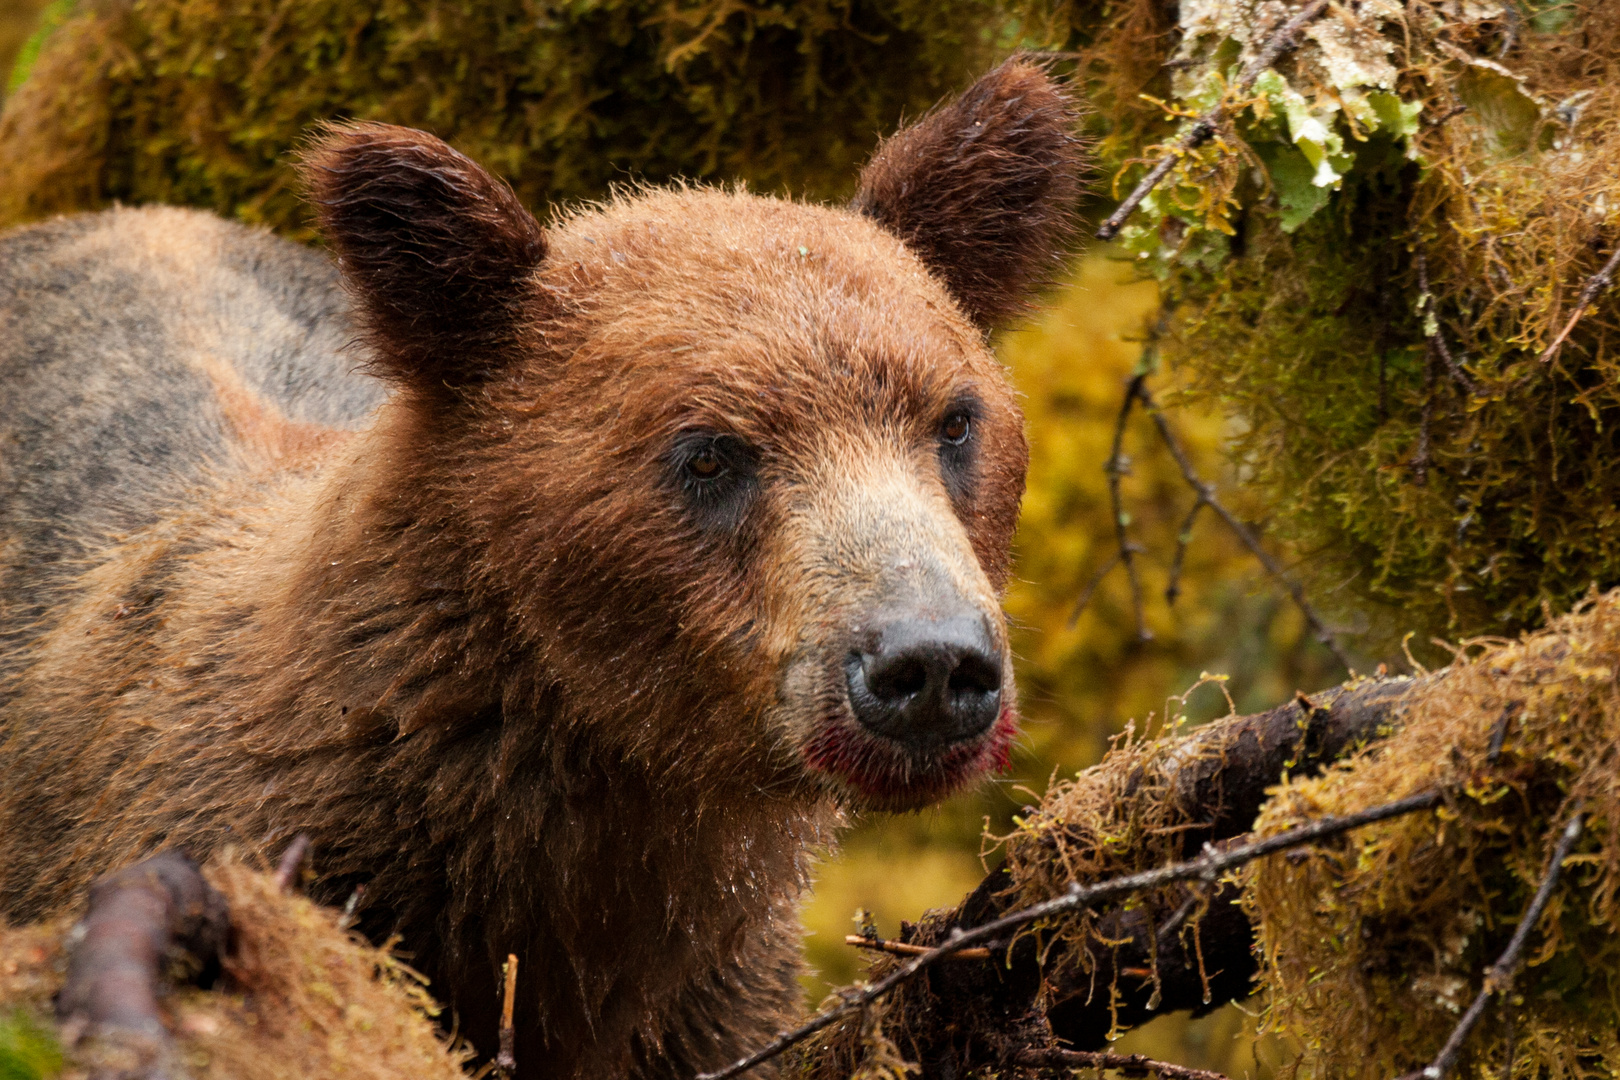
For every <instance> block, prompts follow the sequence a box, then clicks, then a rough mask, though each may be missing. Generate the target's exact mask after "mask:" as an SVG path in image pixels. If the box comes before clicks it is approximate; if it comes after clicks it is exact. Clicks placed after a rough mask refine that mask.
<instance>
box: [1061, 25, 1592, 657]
mask: <svg viewBox="0 0 1620 1080" xmlns="http://www.w3.org/2000/svg"><path fill="white" fill-rule="evenodd" d="M1141 6H1142V5H1141V3H1137V2H1134V0H1133V3H1129V4H1124V5H1122V8H1123V9H1124V10H1125V11H1126V12H1127V13H1129V12H1131V11H1134V10H1136V9H1137V8H1140V7H1141ZM1558 8H1559V13H1560V17H1559V18H1558V19H1556V20H1550V21H1549V20H1547V19H1542V18H1539V17H1537V18H1533V19H1530V20H1529V21H1528V22H1526V23H1525V25H1524V26H1523V27H1522V28H1519V29H1514V30H1512V31H1511V33H1512V38H1511V40H1509V35H1510V26H1516V25H1517V24H1516V22H1515V20H1513V19H1512V18H1510V16H1509V14H1508V13H1506V11H1505V9H1504V8H1502V7H1499V6H1497V5H1493V4H1478V5H1471V6H1468V7H1467V9H1466V10H1462V9H1456V10H1455V11H1454V10H1453V9H1451V8H1447V9H1445V10H1446V11H1448V12H1452V14H1442V13H1441V9H1439V8H1433V7H1425V8H1422V9H1421V10H1420V9H1417V8H1409V9H1406V10H1405V11H1404V12H1402V11H1401V10H1398V9H1395V8H1393V7H1389V6H1383V7H1380V6H1376V5H1366V6H1363V7H1362V8H1361V9H1358V10H1357V11H1356V12H1355V13H1351V12H1349V11H1348V10H1347V9H1346V10H1341V9H1339V8H1335V9H1334V11H1335V14H1334V15H1332V16H1331V17H1324V18H1323V19H1322V20H1321V21H1320V22H1319V23H1318V24H1315V25H1314V26H1313V27H1312V28H1311V29H1310V30H1308V31H1307V34H1306V41H1305V44H1304V45H1303V46H1302V47H1301V48H1300V50H1299V51H1298V52H1297V53H1296V54H1295V55H1294V56H1293V57H1291V58H1289V59H1288V60H1286V61H1285V62H1283V63H1282V64H1280V65H1279V66H1278V69H1277V70H1276V71H1274V72H1271V73H1268V74H1267V75H1265V76H1263V77H1262V78H1261V79H1259V80H1258V81H1257V82H1256V83H1255V84H1254V87H1253V89H1252V90H1249V91H1240V90H1239V89H1238V88H1237V86H1236V85H1235V75H1236V73H1237V71H1238V70H1239V67H1240V66H1241V64H1242V63H1243V62H1246V60H1247V58H1248V57H1250V56H1251V55H1252V54H1253V52H1254V51H1255V50H1257V49H1258V47H1259V45H1260V43H1261V42H1262V41H1263V40H1264V37H1265V35H1266V33H1268V32H1269V28H1267V27H1265V26H1264V25H1263V23H1264V20H1263V19H1260V20H1259V21H1256V18H1257V17H1256V18H1251V17H1250V15H1251V14H1253V13H1252V12H1251V13H1249V14H1245V12H1248V11H1249V8H1248V7H1247V6H1245V5H1244V4H1236V5H1230V6H1229V8H1221V9H1220V11H1219V12H1216V11H1215V9H1213V8H1210V7H1209V6H1208V5H1192V6H1190V7H1189V6H1184V8H1183V17H1184V18H1188V19H1194V18H1196V19H1199V20H1201V21H1199V22H1197V23H1196V24H1194V23H1189V24H1188V28H1187V29H1186V33H1185V34H1184V35H1183V36H1182V37H1181V38H1180V39H1179V40H1178V39H1176V38H1175V37H1174V36H1168V37H1162V38H1152V37H1144V36H1142V35H1139V34H1138V35H1134V36H1133V35H1132V34H1130V33H1129V32H1128V31H1127V30H1125V29H1123V27H1124V22H1123V21H1121V22H1119V23H1118V24H1117V25H1116V26H1115V27H1114V28H1111V29H1108V30H1106V31H1105V33H1104V34H1103V37H1102V39H1101V40H1100V41H1099V43H1098V44H1097V45H1096V46H1095V47H1093V48H1092V49H1091V51H1090V53H1089V54H1088V55H1089V57H1090V61H1091V62H1090V66H1089V68H1088V70H1089V71H1090V72H1091V74H1092V76H1093V78H1094V79H1095V80H1096V82H1097V85H1098V87H1099V89H1098V92H1097V96H1098V98H1099V100H1101V101H1103V102H1105V103H1109V102H1112V103H1113V104H1112V105H1110V106H1109V115H1108V124H1109V126H1110V132H1111V134H1110V138H1109V139H1106V140H1104V142H1103V144H1102V145H1103V147H1104V149H1105V151H1107V152H1108V153H1111V154H1112V155H1113V159H1114V161H1115V163H1116V168H1117V186H1119V187H1120V188H1122V189H1123V188H1126V187H1128V185H1129V184H1131V183H1133V182H1134V181H1135V179H1136V178H1137V177H1138V176H1139V175H1140V174H1141V172H1142V170H1143V169H1144V168H1145V167H1146V162H1147V161H1150V160H1152V159H1153V158H1154V157H1155V156H1156V154H1157V153H1159V150H1160V148H1161V147H1162V146H1164V145H1165V144H1166V143H1167V142H1168V141H1169V140H1170V139H1171V138H1173V137H1174V136H1175V134H1176V133H1177V132H1178V131H1179V130H1180V129H1181V126H1182V125H1185V124H1186V123H1188V122H1190V121H1189V120H1187V119H1186V118H1187V117H1188V116H1190V115H1195V114H1198V113H1200V112H1202V111H1204V110H1206V109H1208V108H1210V107H1211V106H1212V105H1214V104H1215V103H1216V102H1224V103H1225V105H1226V107H1227V110H1228V112H1227V116H1228V120H1227V122H1225V123H1224V124H1222V125H1221V128H1220V130H1219V131H1218V133H1217V135H1216V137H1215V138H1214V139H1213V140H1211V141H1210V142H1209V143H1208V144H1206V145H1205V146H1204V147H1203V148H1201V149H1200V150H1199V151H1198V152H1196V153H1193V154H1189V155H1186V156H1185V157H1184V158H1182V159H1181V160H1180V162H1179V163H1178V165H1177V167H1176V168H1175V169H1174V170H1173V172H1172V174H1171V177H1170V179H1169V180H1167V181H1166V183H1165V184H1163V185H1161V188H1160V189H1159V190H1158V191H1156V192H1155V193H1154V195H1153V196H1152V197H1150V198H1149V199H1148V200H1147V202H1145V203H1144V206H1143V210H1142V211H1141V212H1139V213H1138V215H1137V216H1136V217H1135V218H1134V219H1133V223H1132V225H1131V226H1130V227H1129V228H1128V229H1127V230H1126V233H1127V241H1128V243H1129V244H1130V245H1131V246H1132V248H1133V249H1134V250H1135V251H1136V252H1137V253H1138V254H1139V256H1140V259H1139V263H1140V265H1141V266H1143V267H1144V268H1145V269H1149V270H1152V271H1153V272H1154V273H1156V274H1157V275H1158V276H1159V277H1160V278H1161V279H1162V280H1163V282H1164V284H1165V286H1166V289H1167V291H1168V293H1169V294H1170V295H1171V296H1172V297H1173V298H1174V299H1175V300H1176V301H1177V302H1178V303H1179V305H1180V306H1179V316H1180V323H1179V325H1178V327H1177V334H1176V340H1175V341H1174V342H1173V347H1172V348H1171V349H1170V350H1169V351H1170V353H1171V355H1172V356H1173V357H1174V358H1175V360H1176V362H1177V364H1178V365H1179V366H1180V369H1181V371H1182V373H1183V376H1184V378H1185V379H1186V384H1187V388H1186V392H1185V393H1183V394H1182V395H1181V396H1180V398H1179V400H1180V401H1181V402H1183V403H1185V404H1197V405H1200V406H1206V407H1207V406H1209V405H1211V404H1215V405H1219V406H1220V407H1222V408H1224V409H1225V410H1226V411H1227V412H1228V413H1229V414H1230V415H1232V416H1233V417H1234V418H1235V419H1236V420H1237V421H1238V431H1239V433H1240V437H1239V438H1238V439H1237V440H1236V442H1235V448H1236V452H1237V457H1238V461H1239V465H1240V468H1241V471H1242V473H1243V474H1244V476H1245V477H1246V478H1247V481H1248V483H1249V486H1250V489H1251V491H1252V493H1253V495H1254V498H1255V502H1256V504H1257V505H1258V506H1259V507H1261V508H1263V511H1264V516H1265V517H1266V518H1267V520H1268V523H1269V525H1270V527H1271V531H1272V533H1273V535H1275V536H1278V537H1280V538H1282V539H1285V540H1287V541H1289V542H1291V544H1292V545H1293V547H1294V549H1295V550H1296V552H1297V553H1299V555H1301V556H1302V557H1304V558H1305V559H1306V560H1307V564H1308V566H1309V568H1310V569H1311V572H1312V573H1313V574H1314V576H1315V579H1316V580H1315V584H1316V589H1317V592H1318V593H1319V594H1321V595H1324V596H1336V597H1337V598H1338V603H1339V604H1340V606H1341V608H1344V609H1352V608H1361V609H1364V610H1369V611H1371V613H1372V614H1373V615H1374V621H1373V629H1375V630H1376V631H1378V633H1377V634H1375V636H1374V641H1373V643H1372V644H1373V646H1374V647H1378V648H1382V647H1387V646H1388V645H1389V644H1390V643H1391V641H1392V640H1393V639H1394V638H1395V637H1397V636H1398V634H1399V632H1401V631H1404V630H1406V629H1414V630H1418V631H1419V632H1420V634H1419V638H1420V640H1422V639H1424V638H1426V637H1427V636H1428V635H1429V634H1432V633H1443V634H1449V635H1454V636H1458V635H1460V636H1467V635H1471V634H1478V633H1513V632H1516V631H1517V630H1518V629H1520V628H1523V627H1526V626H1533V625H1535V624H1537V623H1538V622H1539V620H1540V619H1541V612H1542V610H1543V605H1551V606H1552V607H1553V608H1554V609H1561V608H1567V607H1568V606H1569V605H1570V604H1571V603H1573V602H1575V601H1576V600H1577V599H1578V598H1579V597H1581V596H1582V595H1584V594H1585V592H1586V590H1587V589H1588V587H1590V586H1591V585H1593V584H1594V583H1595V584H1597V585H1598V586H1599V587H1600V588H1608V587H1611V586H1613V585H1615V584H1617V583H1620V515H1617V514H1616V512H1615V510H1614V506H1615V504H1616V496H1617V494H1620V455H1617V454H1616V452H1615V451H1616V448H1617V447H1616V444H1615V431H1616V428H1617V426H1620V425H1617V423H1616V421H1617V419H1620V413H1617V411H1616V410H1617V407H1620V396H1617V395H1620V389H1617V388H1620V378H1617V376H1620V369H1617V368H1616V366H1615V337H1614V334H1615V329H1616V325H1617V323H1616V317H1615V312H1616V308H1615V306H1614V299H1613V297H1612V296H1608V295H1604V296H1600V297H1599V302H1598V303H1597V305H1596V306H1595V308H1594V309H1593V310H1592V311H1590V312H1588V313H1587V314H1586V315H1585V316H1584V317H1583V318H1581V319H1579V320H1578V321H1576V322H1575V324H1574V328H1573V331H1572V332H1571V333H1570V334H1569V336H1568V338H1567V340H1565V341H1564V342H1563V343H1562V346H1561V348H1560V350H1559V351H1558V354H1557V357H1556V359H1554V360H1553V361H1552V362H1551V363H1542V362H1541V361H1540V360H1539V356H1540V355H1541V353H1542V351H1543V350H1544V349H1545V348H1546V347H1547V346H1548V345H1550V344H1551V343H1553V342H1554V341H1555V340H1556V339H1557V337H1558V335H1559V332H1560V331H1561V330H1562V329H1563V328H1564V327H1565V325H1566V324H1568V322H1569V320H1570V318H1571V316H1572V314H1573V311H1572V309H1573V307H1574V299H1575V296H1576V294H1577V293H1578V292H1579V291H1580V289H1581V286H1582V284H1583V283H1584V282H1585V281H1586V280H1587V279H1588V278H1589V277H1590V276H1591V275H1592V274H1594V273H1595V272H1596V270H1597V269H1598V268H1599V266H1601V265H1602V263H1603V262H1604V260H1605V259H1606V257H1607V255H1608V253H1609V252H1610V251H1611V250H1612V249H1613V247H1614V244H1615V242H1616V236H1617V235H1620V234H1617V232H1616V225H1617V223H1620V222H1617V218H1616V215H1617V214H1620V179H1617V178H1616V176H1615V174H1614V172H1613V169H1612V167H1611V166H1610V163H1612V161H1613V159H1614V154H1615V152H1616V150H1617V149H1620V91H1617V90H1616V76H1617V75H1620V34H1617V31H1620V21H1617V20H1620V12H1617V11H1616V9H1615V8H1614V6H1613V5H1606V4H1602V3H1598V2H1575V3H1570V4H1562V5H1558ZM1256 10H1258V9H1256ZM1200 12H1202V13H1203V14H1199V13H1200ZM1223 20H1224V21H1223ZM1521 31H1522V32H1521ZM1504 50H1506V51H1504ZM1166 51H1173V54H1174V55H1173V57H1172V59H1173V60H1174V63H1173V64H1171V65H1170V66H1169V67H1168V68H1164V69H1162V70H1161V73H1160V74H1158V75H1157V76H1154V77H1153V78H1152V79H1150V80H1149V82H1148V83H1147V85H1146V88H1147V90H1148V91H1149V94H1150V96H1152V97H1154V98H1157V99H1159V100H1160V101H1161V102H1162V106H1152V105H1151V104H1150V103H1143V102H1142V101H1140V100H1138V101H1136V102H1127V101H1126V100H1125V98H1126V95H1125V94H1124V93H1123V90H1122V87H1124V86H1127V85H1135V84H1136V83H1139V82H1140V81H1141V75H1140V74H1139V72H1140V71H1142V70H1144V69H1145V68H1146V64H1147V61H1148V59H1150V58H1156V59H1158V60H1160V61H1161V62H1162V61H1163V60H1164V59H1165V55H1164V53H1165V52H1166ZM1133 80H1134V82H1133ZM1425 279H1427V290H1425V287H1424V280H1425ZM1436 339H1438V340H1440V341H1442V342H1444V343H1445V345H1446V347H1447V349H1448V350H1449V351H1450V353H1451V354H1452V356H1453V358H1454V359H1455V360H1456V361H1457V362H1458V364H1459V366H1460V368H1461V370H1462V377H1460V378H1459V377H1454V375H1453V374H1452V372H1451V371H1450V370H1449V369H1448V367H1447V365H1446V364H1445V362H1444V360H1443V358H1441V357H1440V356H1439V355H1438V354H1437V353H1435V352H1434V351H1433V347H1432V346H1431V341H1433V340H1436ZM1380 614H1381V617H1380Z"/></svg>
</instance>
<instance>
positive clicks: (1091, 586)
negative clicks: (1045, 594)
mask: <svg viewBox="0 0 1620 1080" xmlns="http://www.w3.org/2000/svg"><path fill="white" fill-rule="evenodd" d="M1131 550H1132V551H1141V550H1142V549H1141V548H1140V547H1138V546H1136V545H1134V544H1133V545H1131ZM1119 560H1120V552H1119V549H1118V548H1115V549H1114V553H1113V554H1112V555H1110V556H1109V557H1108V561H1107V562H1105V563H1103V564H1102V566H1101V567H1100V568H1099V569H1098V570H1097V572H1096V573H1095V574H1092V575H1091V580H1090V581H1088V582H1086V587H1085V588H1084V589H1083V590H1082V591H1081V593H1080V599H1078V600H1076V601H1075V602H1074V610H1073V611H1071V612H1069V629H1070V630H1073V629H1074V626H1075V624H1076V623H1078V622H1079V621H1080V614H1081V612H1083V611H1085V610H1086V605H1088V604H1090V603H1091V598H1092V596H1093V595H1095V594H1096V592H1097V586H1099V585H1101V584H1102V583H1103V578H1105V577H1107V576H1108V574H1109V572H1110V571H1112V570H1113V569H1114V567H1116V566H1118V565H1119Z"/></svg>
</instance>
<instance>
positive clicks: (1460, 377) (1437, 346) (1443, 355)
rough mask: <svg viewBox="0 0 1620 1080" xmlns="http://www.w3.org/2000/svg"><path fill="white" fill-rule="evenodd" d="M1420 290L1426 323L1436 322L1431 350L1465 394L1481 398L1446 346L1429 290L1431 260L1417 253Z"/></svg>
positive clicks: (1421, 253) (1431, 293) (1432, 294)
mask: <svg viewBox="0 0 1620 1080" xmlns="http://www.w3.org/2000/svg"><path fill="white" fill-rule="evenodd" d="M1417 272H1418V288H1419V289H1420V290H1422V302H1423V304H1424V305H1425V308H1426V310H1425V311H1424V317H1425V321H1427V320H1428V319H1430V318H1432V319H1433V320H1434V333H1432V334H1429V335H1428V339H1429V348H1431V349H1433V350H1434V351H1435V352H1437V353H1439V354H1440V359H1442V360H1444V361H1445V362H1446V370H1447V371H1449V372H1451V378H1452V380H1453V381H1454V382H1456V384H1457V385H1458V386H1460V387H1462V388H1463V392H1464V393H1465V394H1468V395H1469V396H1471V397H1478V396H1479V386H1478V385H1477V384H1476V383H1475V382H1474V380H1473V379H1471V378H1469V377H1468V372H1467V371H1465V370H1463V366H1462V364H1460V363H1458V362H1457V360H1456V358H1455V357H1453V356H1452V355H1451V347H1450V346H1449V345H1447V344H1446V335H1445V333H1444V332H1443V331H1442V330H1441V329H1440V314H1439V312H1438V311H1437V310H1436V308H1435V302H1434V293H1433V292H1431V291H1430V290H1429V260H1428V259H1427V258H1425V257H1424V255H1423V252H1421V251H1419V252H1418V253H1417Z"/></svg>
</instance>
